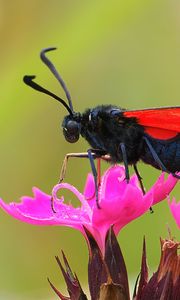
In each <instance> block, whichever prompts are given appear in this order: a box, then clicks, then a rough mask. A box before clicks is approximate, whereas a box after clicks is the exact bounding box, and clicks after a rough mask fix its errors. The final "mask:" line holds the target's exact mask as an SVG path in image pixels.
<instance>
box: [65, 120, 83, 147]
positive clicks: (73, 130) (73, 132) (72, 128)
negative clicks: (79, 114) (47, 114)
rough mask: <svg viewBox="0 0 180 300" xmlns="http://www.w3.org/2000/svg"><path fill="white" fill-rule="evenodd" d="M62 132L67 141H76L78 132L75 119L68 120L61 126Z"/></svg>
mask: <svg viewBox="0 0 180 300" xmlns="http://www.w3.org/2000/svg"><path fill="white" fill-rule="evenodd" d="M63 133H64V136H65V139H66V141H68V142H69V143H75V142H77V141H78V139H79V133H80V129H79V124H78V123H77V122H76V121H71V120H70V121H68V122H67V124H66V127H64V128H63Z"/></svg>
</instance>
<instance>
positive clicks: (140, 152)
mask: <svg viewBox="0 0 180 300" xmlns="http://www.w3.org/2000/svg"><path fill="white" fill-rule="evenodd" d="M124 111H125V110H124V109H121V108H118V107H116V106H112V105H101V106H97V107H95V108H93V109H87V110H86V111H85V112H84V113H82V114H80V113H77V114H75V115H72V116H70V115H68V116H66V117H65V118H64V120H63V123H62V127H63V129H64V130H63V132H64V136H65V138H66V139H67V140H68V141H69V142H76V141H77V140H78V138H79V134H80V135H81V136H82V137H83V138H85V139H86V140H87V142H88V143H89V145H90V146H91V148H92V149H98V150H101V151H102V153H103V155H104V154H109V155H110V162H111V163H113V164H114V163H121V162H123V156H122V151H121V147H120V145H121V144H122V143H123V144H124V145H125V149H126V155H127V163H128V165H134V164H136V163H137V162H138V161H139V160H142V161H143V162H145V163H147V164H149V165H152V166H153V167H155V168H157V169H160V166H159V165H158V163H157V162H156V161H155V160H154V158H153V156H152V153H151V151H150V150H149V148H148V146H147V144H146V142H145V140H144V137H146V138H147V139H148V140H149V141H150V143H151V145H152V147H153V148H154V150H155V152H156V153H157V155H158V157H159V159H160V160H161V161H162V162H163V164H164V165H165V167H166V168H167V170H168V171H169V172H172V173H174V172H176V171H179V170H180V136H177V137H176V138H173V139H170V140H158V139H154V138H152V137H151V136H150V135H148V134H147V133H145V131H144V127H143V126H141V125H140V124H138V120H136V118H133V117H132V118H127V117H124V116H123V112H124ZM70 124H73V125H74V126H73V127H74V129H75V130H74V132H73V130H72V128H70V130H68V128H69V125H70ZM75 124H76V125H75ZM70 136H71V139H72V140H70Z"/></svg>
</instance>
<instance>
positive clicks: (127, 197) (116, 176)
mask: <svg viewBox="0 0 180 300" xmlns="http://www.w3.org/2000/svg"><path fill="white" fill-rule="evenodd" d="M124 178H125V173H124V167H122V166H113V167H110V168H109V169H108V170H107V171H106V172H105V174H104V175H103V177H102V180H101V186H100V188H99V204H100V207H101V209H99V208H97V205H96V199H95V196H94V194H95V186H94V179H93V176H92V174H89V175H88V177H87V181H86V185H85V190H84V194H81V193H80V192H79V191H78V190H77V189H76V188H75V187H73V186H71V185H70V184H68V183H61V184H58V185H56V186H55V187H54V188H53V191H52V195H53V198H54V208H55V211H56V213H54V212H53V211H52V208H51V195H47V194H45V193H43V192H42V191H40V190H39V189H38V188H33V194H34V198H32V197H28V196H24V197H22V199H21V202H20V203H14V202H12V203H10V204H6V203H4V202H3V201H2V200H1V199H0V206H1V207H2V208H3V209H4V210H5V211H6V212H7V213H8V214H10V215H11V216H13V217H14V218H16V219H19V220H21V221H24V222H27V223H31V224H35V225H64V226H69V227H73V228H75V229H78V230H80V231H81V232H82V233H83V235H84V236H85V237H86V234H85V231H84V226H85V227H86V228H87V229H88V230H89V231H90V232H91V234H92V235H93V236H94V238H95V240H96V241H97V243H98V245H99V247H100V249H101V251H102V253H104V245H105V237H106V233H107V231H108V229H109V228H110V227H111V225H114V232H115V234H116V235H117V234H118V233H119V231H120V230H121V229H122V228H123V227H124V226H125V225H126V224H128V223H129V222H131V221H132V220H134V219H136V218H137V217H139V216H141V215H142V214H144V213H145V212H146V211H148V210H149V208H150V207H151V206H153V205H154V204H156V203H158V202H160V201H161V200H163V199H165V198H166V197H167V195H168V194H169V193H170V192H171V190H172V189H173V187H174V186H175V184H176V182H177V179H176V178H174V177H173V176H171V175H169V176H168V178H167V179H166V180H165V175H164V174H161V176H160V177H159V179H158V180H157V182H156V183H155V184H154V185H153V186H152V188H151V189H150V190H149V191H148V192H147V193H146V194H145V195H143V194H142V191H141V189H140V187H139V184H138V179H137V177H136V176H135V175H133V176H132V177H131V179H130V182H129V184H127V183H126V181H125V180H124ZM60 189H68V190H70V191H71V192H72V193H74V194H75V195H76V196H77V198H78V199H79V201H80V204H81V205H80V207H78V208H74V207H73V206H72V205H71V204H69V205H68V204H65V203H64V199H63V197H62V198H60V199H58V198H57V192H58V191H59V190H60Z"/></svg>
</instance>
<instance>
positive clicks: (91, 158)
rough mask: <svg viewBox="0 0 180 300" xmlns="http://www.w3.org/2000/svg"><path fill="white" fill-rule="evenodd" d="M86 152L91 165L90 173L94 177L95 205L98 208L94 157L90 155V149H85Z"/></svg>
mask: <svg viewBox="0 0 180 300" xmlns="http://www.w3.org/2000/svg"><path fill="white" fill-rule="evenodd" d="M87 153H88V157H89V161H90V165H91V170H92V174H93V177H94V184H95V196H96V204H97V207H98V208H100V205H99V199H98V173H97V170H96V166H95V163H94V157H93V155H92V150H91V149H89V150H88V151H87Z"/></svg>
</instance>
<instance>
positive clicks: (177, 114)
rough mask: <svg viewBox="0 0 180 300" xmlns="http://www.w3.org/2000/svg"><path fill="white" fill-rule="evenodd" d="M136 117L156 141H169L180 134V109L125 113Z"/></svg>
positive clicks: (165, 108) (171, 108)
mask: <svg viewBox="0 0 180 300" xmlns="http://www.w3.org/2000/svg"><path fill="white" fill-rule="evenodd" d="M123 115H124V116H125V117H128V118H130V117H135V118H136V119H137V121H138V123H139V124H140V125H142V126H144V128H145V131H146V132H147V133H148V134H149V135H150V136H152V137H153V138H156V139H162V140H167V139H171V138H173V137H175V136H176V135H177V134H178V133H180V107H162V108H150V109H144V110H143V109H142V110H132V111H125V112H123Z"/></svg>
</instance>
